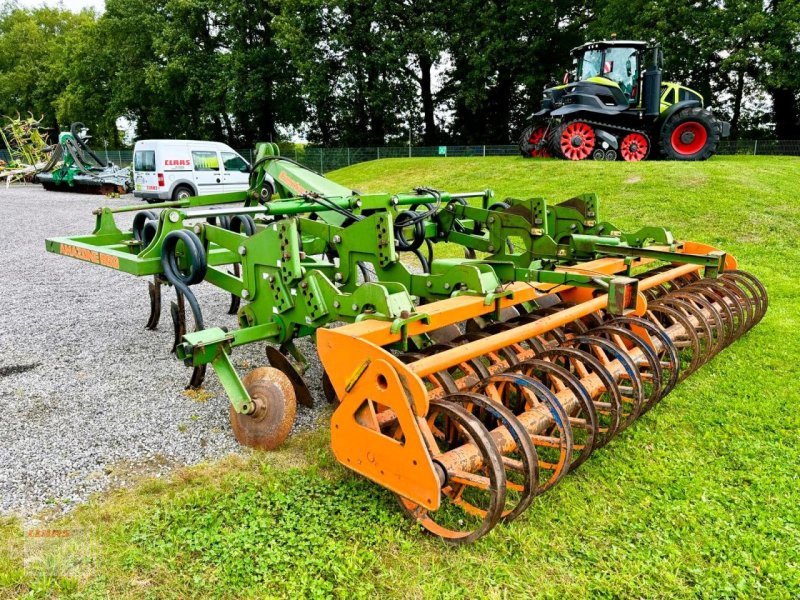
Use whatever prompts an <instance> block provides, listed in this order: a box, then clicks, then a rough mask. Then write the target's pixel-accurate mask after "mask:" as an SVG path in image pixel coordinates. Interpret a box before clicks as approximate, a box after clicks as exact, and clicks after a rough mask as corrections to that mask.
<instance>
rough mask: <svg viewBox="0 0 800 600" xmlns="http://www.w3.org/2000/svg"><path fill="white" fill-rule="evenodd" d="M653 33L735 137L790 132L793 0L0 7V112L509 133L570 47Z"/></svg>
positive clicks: (799, 116) (115, 0)
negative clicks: (99, 11)
mask: <svg viewBox="0 0 800 600" xmlns="http://www.w3.org/2000/svg"><path fill="white" fill-rule="evenodd" d="M611 35H616V37H617V38H618V39H643V40H655V41H658V42H660V43H661V44H662V46H663V48H664V54H665V79H666V80H672V81H679V82H681V83H683V84H685V85H688V86H689V87H692V88H694V89H696V90H698V91H699V92H700V93H701V94H703V96H704V97H705V98H706V101H707V103H709V104H710V105H711V106H712V108H713V109H714V110H715V112H717V113H718V114H719V116H720V117H722V118H725V119H727V120H729V121H731V123H732V128H733V135H734V136H738V137H778V138H783V139H800V2H798V0H673V1H672V2H661V1H659V0H548V1H547V2H544V1H542V0H437V1H434V0H371V1H367V0H106V10H105V12H103V13H102V14H101V15H97V14H95V13H94V12H92V11H89V10H85V11H83V12H80V13H75V12H71V11H69V10H66V9H65V8H63V7H58V8H47V7H41V8H35V9H23V8H20V7H19V6H18V5H17V4H16V3H15V2H14V1H9V0H7V1H6V2H5V3H4V4H2V5H0V114H12V115H13V114H16V112H17V111H20V112H23V113H24V112H26V111H31V112H33V113H34V114H36V115H37V116H39V115H40V114H42V115H44V116H45V123H46V124H47V125H48V126H50V127H53V128H54V129H56V128H58V127H62V128H63V127H66V126H68V124H69V123H70V122H72V121H82V122H83V123H86V124H87V125H88V126H89V127H91V129H92V133H93V135H94V136H95V138H96V139H98V138H99V140H101V141H102V142H103V143H107V144H108V145H109V147H112V148H116V147H120V146H121V145H122V144H123V140H122V134H121V133H120V131H119V130H118V127H117V122H118V119H119V118H120V117H125V118H127V119H128V121H129V122H130V123H132V124H133V127H134V129H135V135H136V136H137V137H150V138H153V137H166V138H171V137H193V138H210V139H216V140H222V141H227V142H228V143H230V144H232V145H235V146H244V147H248V146H251V145H252V144H253V143H254V142H256V141H258V140H273V141H280V140H285V139H288V138H290V137H294V136H297V135H300V136H303V137H305V138H306V139H308V140H309V142H311V143H316V144H321V145H326V146H382V145H386V144H401V143H407V142H408V141H409V139H410V140H411V142H412V143H413V144H415V145H417V144H426V145H436V144H442V143H451V144H452V143H467V144H470V143H508V142H511V141H513V140H515V138H516V136H517V135H518V132H519V130H520V129H521V128H522V126H523V125H524V123H525V120H526V118H527V117H528V116H529V115H530V114H532V113H533V112H534V111H535V110H536V109H537V108H538V103H539V100H540V98H541V91H542V88H543V87H544V86H545V85H547V84H548V83H551V82H554V81H556V80H560V79H561V77H562V76H563V73H564V71H565V69H567V68H569V67H570V66H571V63H570V57H569V51H570V49H571V48H572V47H574V46H577V45H579V44H581V43H583V42H585V41H588V40H592V39H604V38H608V37H609V36H611Z"/></svg>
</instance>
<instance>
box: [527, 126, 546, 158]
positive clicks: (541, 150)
mask: <svg viewBox="0 0 800 600" xmlns="http://www.w3.org/2000/svg"><path fill="white" fill-rule="evenodd" d="M546 132H547V127H537V128H536V129H534V130H533V131H531V134H530V135H529V136H528V143H529V144H530V145H531V146H533V150H531V156H533V157H549V156H550V151H549V150H548V149H547V148H545V147H539V144H540V143H541V142H542V140H543V139H544V134H545V133H546Z"/></svg>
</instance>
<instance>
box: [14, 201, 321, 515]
mask: <svg viewBox="0 0 800 600" xmlns="http://www.w3.org/2000/svg"><path fill="white" fill-rule="evenodd" d="M134 202H136V200H135V199H134V198H133V197H132V196H127V197H124V198H122V199H111V200H108V199H105V198H102V197H100V196H85V195H78V194H67V193H58V192H45V191H44V190H42V189H41V188H40V187H39V186H18V187H11V188H10V189H6V188H5V186H3V187H0V256H2V258H3V268H2V270H0V293H1V294H2V304H0V307H1V308H0V403H1V405H2V419H0V514H3V513H16V514H21V515H23V516H26V515H28V516H29V515H34V514H35V513H37V512H39V511H41V510H42V509H44V508H49V509H55V511H56V512H60V511H62V510H66V509H69V508H70V507H72V506H74V505H75V504H77V503H80V502H83V501H85V500H86V499H87V497H88V496H89V495H90V494H92V493H93V492H97V491H101V490H104V489H108V488H110V487H116V486H119V485H125V484H126V483H127V482H129V481H130V480H131V479H135V478H136V477H137V476H140V475H142V474H148V475H157V476H160V475H162V474H164V473H166V472H168V471H169V470H170V469H172V468H175V467H176V466H179V465H186V464H192V463H197V462H200V461H204V460H207V459H213V458H216V457H219V456H222V455H225V454H229V453H232V452H243V451H244V450H243V449H242V448H240V446H239V445H238V443H237V442H236V440H235V439H234V437H233V434H232V433H231V431H230V424H229V421H228V402H227V399H226V396H225V393H224V392H223V390H222V387H221V386H220V384H219V382H218V380H217V377H216V375H215V374H214V373H213V371H212V369H210V368H209V372H208V375H207V377H206V383H205V391H206V392H207V393H204V394H199V395H194V396H192V395H191V394H187V393H185V392H184V386H185V384H186V382H187V381H188V377H189V375H190V370H189V369H188V368H186V367H184V366H183V364H182V363H181V362H180V361H178V360H177V359H176V358H175V357H174V356H173V355H172V354H171V353H170V346H171V343H172V336H173V333H172V321H171V319H170V316H169V302H170V301H171V299H172V298H173V297H174V295H173V292H172V290H170V289H168V288H164V296H163V301H162V315H161V324H160V326H159V328H158V330H157V331H147V330H145V328H144V325H145V322H146V321H147V316H148V314H149V299H148V294H147V281H146V280H145V279H139V278H135V277H133V276H130V275H127V274H125V273H117V272H115V271H113V270H111V269H106V268H103V267H99V266H97V265H92V264H88V263H84V262H82V261H79V260H75V259H72V258H67V257H61V256H58V255H55V254H50V253H48V252H46V251H45V247H44V240H45V238H47V237H55V236H65V235H76V234H88V233H91V230H92V228H93V225H94V217H93V216H92V215H91V214H90V213H91V210H92V209H94V208H96V207H97V206H100V205H123V204H131V203H134ZM143 206H144V205H143ZM133 214H134V213H127V214H124V215H120V217H119V218H118V219H117V223H118V225H119V226H120V227H121V228H123V229H125V228H129V227H130V224H131V221H132V219H133ZM194 289H195V294H196V295H197V298H198V300H199V302H200V305H201V307H202V308H203V315H204V317H205V321H206V325H207V326H217V325H227V326H229V327H234V326H235V324H236V320H235V317H233V316H230V315H228V314H227V308H228V304H229V299H230V297H229V296H228V295H226V294H225V293H224V292H221V291H220V290H218V289H216V288H214V287H213V286H210V285H207V284H203V285H200V286H196V287H195V288H194ZM298 346H300V347H301V348H302V349H303V350H305V351H306V355H307V356H309V357H310V358H312V359H313V360H312V368H311V371H310V372H309V373H308V376H307V379H308V381H309V384H311V385H312V388H311V389H312V393H313V394H314V396H315V399H316V403H315V408H314V409H308V408H305V407H302V406H298V418H297V423H296V425H295V430H298V429H307V428H310V427H313V426H314V424H315V423H317V422H318V416H319V414H320V413H321V412H324V411H326V410H327V403H326V402H325V400H324V397H323V394H322V391H321V389H320V388H319V386H318V382H320V381H321V373H320V366H319V363H318V361H317V358H316V353H315V352H314V350H313V347H312V346H311V344H310V343H308V342H304V343H302V344H298ZM233 357H234V362H235V364H236V365H237V367H239V368H240V371H244V370H246V369H247V368H251V367H255V366H262V365H266V364H267V361H266V357H265V356H264V346H263V345H262V344H252V345H250V346H246V347H243V348H238V349H236V350H235V351H234V355H233Z"/></svg>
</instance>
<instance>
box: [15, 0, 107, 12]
mask: <svg viewBox="0 0 800 600" xmlns="http://www.w3.org/2000/svg"><path fill="white" fill-rule="evenodd" d="M17 3H18V4H19V5H20V6H23V7H25V8H32V7H34V6H41V5H42V4H47V5H48V6H57V5H59V4H61V5H62V6H64V7H65V8H69V9H70V10H74V11H79V10H80V9H82V8H87V7H92V8H95V9H97V11H98V12H100V11H102V10H103V8H104V7H105V4H106V3H105V0H17Z"/></svg>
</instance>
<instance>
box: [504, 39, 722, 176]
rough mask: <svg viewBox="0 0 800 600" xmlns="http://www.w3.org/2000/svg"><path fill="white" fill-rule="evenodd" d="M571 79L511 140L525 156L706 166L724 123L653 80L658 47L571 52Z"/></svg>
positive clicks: (686, 94)
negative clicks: (683, 162)
mask: <svg viewBox="0 0 800 600" xmlns="http://www.w3.org/2000/svg"><path fill="white" fill-rule="evenodd" d="M572 57H573V62H574V64H575V66H576V69H575V73H574V78H573V77H571V75H572V74H570V73H568V74H567V75H566V76H565V79H564V83H563V85H558V86H554V87H550V88H547V89H545V90H544V96H543V98H542V106H541V110H539V112H537V113H535V114H534V115H533V116H532V117H531V120H530V124H529V125H528V126H527V127H526V128H525V129H524V130H523V132H522V135H521V136H520V140H519V148H520V152H521V153H522V155H523V156H525V157H531V156H533V157H543V156H556V157H560V158H566V159H569V160H584V159H587V158H594V159H595V160H617V159H620V158H621V159H622V160H626V161H639V160H644V159H646V158H648V157H649V158H665V159H668V160H706V159H707V158H709V157H710V156H712V155H713V154H714V152H715V151H716V149H717V144H718V143H719V140H720V138H723V137H727V136H728V135H729V133H730V124H729V123H726V122H723V121H720V120H718V119H717V118H716V117H714V115H713V113H712V112H711V111H709V110H708V109H707V108H704V106H703V97H702V96H701V95H700V94H698V93H697V92H696V91H694V90H691V89H689V88H687V87H685V86H682V85H680V84H677V83H666V82H662V80H661V71H662V64H663V52H662V50H661V47H660V46H659V45H658V44H648V43H647V42H637V41H622V40H610V41H601V42H589V43H587V44H584V45H582V46H578V47H577V48H575V49H573V50H572Z"/></svg>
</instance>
